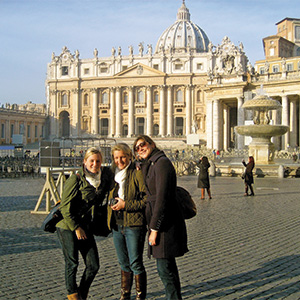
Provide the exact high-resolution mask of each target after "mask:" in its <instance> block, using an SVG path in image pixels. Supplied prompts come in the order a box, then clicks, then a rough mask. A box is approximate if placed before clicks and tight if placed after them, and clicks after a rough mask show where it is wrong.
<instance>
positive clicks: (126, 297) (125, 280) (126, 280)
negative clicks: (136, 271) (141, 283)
mask: <svg viewBox="0 0 300 300" xmlns="http://www.w3.org/2000/svg"><path fill="white" fill-rule="evenodd" d="M132 282H133V273H132V272H125V271H123V270H121V298H120V300H130V295H131V287H132Z"/></svg>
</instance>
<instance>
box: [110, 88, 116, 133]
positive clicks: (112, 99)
mask: <svg viewBox="0 0 300 300" xmlns="http://www.w3.org/2000/svg"><path fill="white" fill-rule="evenodd" d="M115 114H116V102H115V88H114V87H112V88H111V89H110V136H111V137H114V136H115V134H116V117H115Z"/></svg>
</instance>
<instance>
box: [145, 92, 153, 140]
mask: <svg viewBox="0 0 300 300" xmlns="http://www.w3.org/2000/svg"><path fill="white" fill-rule="evenodd" d="M146 133H147V135H150V136H151V135H152V134H153V99H152V87H151V86H147V128H146Z"/></svg>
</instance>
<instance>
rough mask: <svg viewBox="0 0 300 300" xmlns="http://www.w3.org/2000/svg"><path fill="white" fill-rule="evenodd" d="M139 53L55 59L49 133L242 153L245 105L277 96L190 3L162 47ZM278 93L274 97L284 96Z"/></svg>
mask: <svg viewBox="0 0 300 300" xmlns="http://www.w3.org/2000/svg"><path fill="white" fill-rule="evenodd" d="M136 52H137V53H136V54H134V48H133V46H129V47H128V50H126V53H123V50H122V49H121V48H118V49H114V48H112V51H111V56H109V57H98V51H97V49H95V50H94V53H93V57H92V58H90V59H81V58H80V53H79V51H77V50H76V51H75V53H74V54H72V53H71V52H70V50H69V49H68V48H67V47H64V48H63V49H62V52H61V54H60V55H58V56H56V55H55V54H54V53H53V54H52V60H51V62H50V63H49V64H48V71H47V80H46V86H47V107H48V114H49V117H50V135H51V136H53V137H54V136H55V137H67V136H70V137H82V136H97V137H132V136H136V135H138V134H148V135H151V136H154V137H155V136H160V137H176V136H178V137H185V136H187V135H189V134H191V133H196V134H198V136H199V140H200V141H202V142H203V143H205V144H206V146H207V147H208V148H211V149H220V150H221V149H228V148H232V147H235V148H243V147H244V145H245V140H244V137H241V136H236V135H235V133H234V127H235V126H236V125H242V124H244V123H245V120H246V119H247V115H245V112H244V111H243V109H242V105H243V102H244V101H245V100H248V99H249V98H250V99H251V98H252V97H253V96H254V95H255V91H256V90H257V89H258V88H259V87H260V86H261V84H264V89H266V92H267V93H269V95H270V96H273V95H272V93H273V92H272V91H273V87H274V84H273V85H272V83H271V84H270V76H269V77H268V78H265V73H263V74H259V73H258V71H257V70H256V69H255V68H254V67H252V66H251V64H250V63H249V61H248V58H247V56H246V54H245V52H244V47H243V44H242V43H240V44H239V45H234V44H233V43H232V42H231V41H230V39H229V38H228V37H226V36H225V37H224V38H223V40H222V42H221V43H220V44H219V45H217V46H215V45H213V43H212V42H211V41H210V40H209V38H208V37H207V35H206V34H205V32H204V31H203V30H202V29H201V28H200V27H199V26H198V25H196V24H194V23H193V22H192V21H191V18H190V13H189V10H188V8H187V7H186V5H185V1H183V3H182V6H181V7H180V8H179V10H178V13H177V20H176V22H175V23H174V24H172V25H171V26H170V27H168V28H167V29H166V30H165V31H164V32H163V33H162V34H161V36H160V37H159V39H158V41H157V44H156V47H155V48H154V47H153V48H152V45H147V46H146V45H144V44H143V43H140V44H139V45H138V49H137V51H136ZM261 63H262V62H261ZM271 81H272V80H271ZM298 83H299V78H298ZM278 91H279V90H278V89H277V91H276V92H275V93H276V95H275V96H278V97H281V96H282V95H281V93H282V92H280V95H277V93H279V92H278ZM290 92H291V91H290ZM294 92H295V94H296V96H293V97H292V98H291V99H293V100H294V99H295V97H297V104H296V106H295V107H294V109H295V115H294V117H295V118H296V119H295V120H293V121H292V122H298V125H297V130H298V128H299V121H298V120H299V116H298V115H299V103H298V102H299V92H296V90H295V91H293V92H292V93H294ZM287 97H288V96H287ZM286 114H288V117H287V116H286ZM297 114H298V115H297ZM289 116H290V114H289V110H288V111H287V112H286V111H284V112H283V116H281V115H280V116H276V118H275V117H274V118H273V119H274V120H275V122H282V120H285V119H286V118H290V117H289ZM289 120H292V119H289ZM298 132H299V130H298V131H297V132H296V134H295V136H294V137H293V143H295V144H297V143H298V141H299V133H298ZM291 141H292V140H290V135H287V137H286V140H284V141H283V142H282V140H281V139H278V140H277V141H275V142H276V145H277V148H281V147H284V145H287V144H288V143H289V142H290V143H291Z"/></svg>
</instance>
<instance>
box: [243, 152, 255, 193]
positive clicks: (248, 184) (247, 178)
mask: <svg viewBox="0 0 300 300" xmlns="http://www.w3.org/2000/svg"><path fill="white" fill-rule="evenodd" d="M242 163H243V165H244V166H245V167H246V170H245V173H244V182H245V194H244V196H249V194H248V189H249V188H250V191H251V193H250V196H254V191H253V187H252V184H253V183H254V180H253V172H252V171H253V169H254V166H255V163H254V157H253V156H249V158H248V163H247V164H246V163H245V160H243V161H242Z"/></svg>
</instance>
